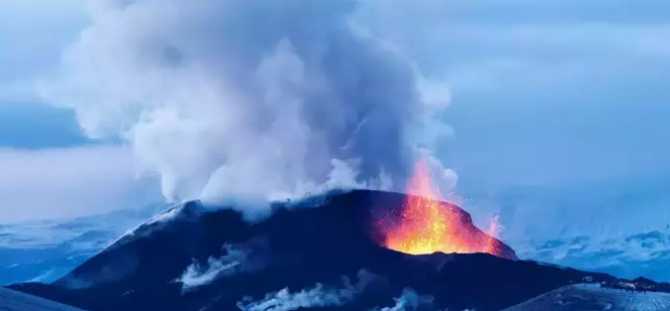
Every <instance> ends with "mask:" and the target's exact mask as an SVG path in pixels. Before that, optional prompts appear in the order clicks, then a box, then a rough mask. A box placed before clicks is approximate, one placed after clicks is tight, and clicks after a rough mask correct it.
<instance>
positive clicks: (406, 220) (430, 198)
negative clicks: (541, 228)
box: [378, 160, 516, 259]
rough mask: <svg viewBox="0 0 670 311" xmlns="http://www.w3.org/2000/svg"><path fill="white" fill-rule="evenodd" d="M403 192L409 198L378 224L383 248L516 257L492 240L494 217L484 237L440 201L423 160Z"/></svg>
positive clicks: (468, 220)
mask: <svg viewBox="0 0 670 311" xmlns="http://www.w3.org/2000/svg"><path fill="white" fill-rule="evenodd" d="M407 193H411V194H412V195H407V199H406V201H405V204H404V205H403V206H402V208H401V209H400V211H399V212H397V213H395V214H394V215H386V217H385V219H383V220H382V221H381V222H380V223H379V224H378V225H380V226H381V230H382V236H383V242H384V246H386V247H387V248H390V249H393V250H396V251H399V252H403V253H407V254H412V255H420V254H432V253H435V252H443V253H489V254H492V255H496V256H499V257H505V258H510V259H514V258H516V255H514V251H513V250H511V249H509V248H508V247H507V246H506V245H504V244H502V242H500V241H498V240H497V239H496V238H495V237H494V236H495V235H497V234H498V230H499V228H500V227H499V225H498V218H497V217H494V219H493V220H492V222H491V226H490V228H489V230H488V231H489V234H486V233H484V232H482V231H481V230H479V229H478V228H476V227H475V226H474V225H473V224H472V220H471V218H470V215H469V214H467V213H466V212H465V211H463V210H461V209H460V208H459V207H457V206H455V205H452V204H449V203H445V202H443V201H442V200H441V195H440V191H439V190H438V189H437V188H436V187H435V186H434V185H433V183H432V182H431V177H430V171H429V168H428V163H427V162H426V160H419V161H418V162H417V164H416V167H415V171H414V175H413V177H412V178H411V180H410V182H409V184H408V187H407ZM389 218H391V219H389Z"/></svg>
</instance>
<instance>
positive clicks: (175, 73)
mask: <svg viewBox="0 0 670 311" xmlns="http://www.w3.org/2000/svg"><path fill="white" fill-rule="evenodd" d="M356 9H357V7H356V3H355V2H354V1H318V2H315V1H308V0H290V1H246V0H225V1H214V0H208V1H182V0H137V1H127V0H107V1H93V2H92V5H91V18H92V24H91V25H90V26H89V27H88V28H87V29H86V30H85V31H84V32H82V33H81V36H80V37H79V39H78V41H77V42H75V43H74V44H73V45H72V46H71V47H70V48H69V49H68V50H67V51H66V53H65V55H64V60H63V66H62V70H61V72H60V73H59V75H58V77H57V78H53V79H48V80H45V81H43V83H42V91H43V92H42V93H43V94H44V96H45V97H46V99H47V100H48V101H49V102H57V103H60V104H62V105H65V106H68V107H71V108H72V109H74V110H75V111H76V114H77V118H78V120H79V122H80V125H81V126H82V128H83V129H84V130H85V132H86V133H87V134H88V135H89V136H91V137H96V138H111V139H118V138H120V139H122V140H123V141H126V142H128V143H129V144H130V145H131V146H132V147H133V150H134V153H135V154H136V156H137V157H138V159H139V160H140V162H141V163H142V167H143V170H144V171H145V172H146V173H150V174H157V175H158V176H159V177H160V179H161V187H162V192H163V194H164V195H165V197H166V198H167V199H169V200H186V199H193V198H200V199H203V200H205V201H220V200H222V199H223V198H226V197H230V196H236V197H253V198H259V197H260V198H263V199H277V198H283V197H292V196H300V195H303V194H305V193H309V192H314V191H320V190H322V189H324V188H328V187H347V186H349V187H375V188H391V187H392V186H395V189H398V190H399V189H402V188H403V186H404V183H405V179H406V177H407V175H408V173H409V170H411V167H412V165H411V163H412V162H413V158H414V156H415V153H416V150H417V147H419V145H423V146H422V147H425V144H423V143H424V142H422V141H421V140H420V139H417V135H416V129H417V128H419V129H420V128H421V126H422V125H423V124H432V123H434V121H435V117H436V116H437V114H436V113H435V112H436V111H440V110H441V109H443V108H444V103H446V102H447V101H448V96H447V95H448V93H446V92H445V91H444V88H443V87H441V86H435V85H434V84H429V83H427V82H426V81H425V80H423V79H421V78H420V77H419V76H418V74H417V70H416V69H415V66H414V64H412V62H411V61H410V60H408V59H407V58H406V57H405V56H403V55H402V54H401V53H400V52H398V51H399V50H398V49H394V48H392V46H390V45H389V44H386V43H385V41H384V39H383V38H376V37H372V36H370V34H369V33H368V34H366V33H365V31H360V30H361V29H362V27H364V26H362V25H356V26H355V27H354V26H352V25H353V23H352V20H351V16H352V15H353V14H354V12H355V11H356ZM425 89H431V90H435V89H440V91H436V92H432V93H431V94H445V96H443V97H445V98H442V97H438V98H436V97H435V96H427V95H426V94H425V93H422V92H421V91H422V90H425ZM431 122H432V123H431ZM438 129H439V127H438ZM431 130H432V131H435V127H434V126H433V127H432V129H431ZM446 130H447V131H448V128H447V129H446ZM440 132H441V131H440ZM441 134H443V133H441ZM441 134H439V135H441ZM433 135H437V134H435V133H431V134H430V136H433ZM440 165H441V164H440ZM445 172H447V173H445V174H442V175H444V176H446V177H445V178H447V179H451V180H450V181H447V182H446V184H452V185H453V181H454V180H455V177H454V176H455V175H453V174H452V173H453V172H450V171H445Z"/></svg>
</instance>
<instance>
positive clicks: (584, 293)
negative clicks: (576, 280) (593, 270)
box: [505, 284, 670, 311]
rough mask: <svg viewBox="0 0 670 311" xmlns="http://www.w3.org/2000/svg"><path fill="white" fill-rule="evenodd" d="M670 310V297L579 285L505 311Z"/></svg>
mask: <svg viewBox="0 0 670 311" xmlns="http://www.w3.org/2000/svg"><path fill="white" fill-rule="evenodd" d="M546 310H556V311H561V310H566V311H567V310H582V311H596V310H636V311H660V310H670V294H668V293H656V292H641V291H631V290H623V289H612V288H605V287H601V286H600V285H598V284H576V285H569V286H565V287H561V288H559V289H556V290H553V291H551V292H548V293H546V294H543V295H541V296H539V297H536V298H533V299H531V300H529V301H526V302H524V303H522V304H519V305H516V306H514V307H511V308H508V309H505V311H546Z"/></svg>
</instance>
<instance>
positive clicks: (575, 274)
mask: <svg viewBox="0 0 670 311" xmlns="http://www.w3.org/2000/svg"><path fill="white" fill-rule="evenodd" d="M404 199H405V196H404V195H402V194H397V193H387V192H378V191H353V192H348V193H340V194H331V195H328V196H323V197H315V198H311V199H309V200H305V201H301V202H299V203H294V204H288V203H287V204H276V205H275V206H274V207H273V208H274V213H273V215H272V217H270V218H268V219H266V220H263V221H261V222H257V223H248V222H245V221H244V220H243V219H242V216H241V214H239V213H237V212H235V211H233V210H230V209H215V210H214V209H208V208H206V207H204V206H202V205H201V204H200V203H199V202H190V203H187V204H184V205H183V206H180V207H178V208H175V209H173V210H171V211H168V212H167V213H166V214H164V215H161V216H160V217H157V218H155V219H154V220H152V221H149V222H148V223H147V224H145V225H143V226H141V227H139V228H138V229H136V230H135V231H134V232H133V233H131V234H128V235H126V236H125V237H123V238H122V239H120V240H119V241H117V242H116V243H115V244H114V245H112V246H111V247H109V248H108V249H106V250H104V251H103V252H102V253H100V254H99V255H97V256H95V257H93V258H91V259H90V260H88V261H87V262H85V263H84V264H82V265H81V266H79V267H78V268H77V269H75V270H74V271H72V273H70V274H68V275H67V276H65V277H64V278H62V279H60V280H58V281H57V282H55V283H54V284H52V285H44V284H19V285H15V286H13V288H14V289H17V290H21V291H24V292H28V293H32V294H35V295H39V296H43V297H47V298H49V299H53V300H56V301H61V302H64V303H67V304H71V305H74V306H78V307H82V308H84V309H89V310H93V311H95V310H126V311H130V310H235V309H238V308H242V309H249V310H252V309H253V308H254V306H256V307H259V308H258V309H259V310H261V309H263V308H260V307H262V306H265V307H267V305H263V304H262V302H263V300H264V299H265V300H266V301H271V302H273V303H281V301H285V300H291V299H293V300H294V301H292V303H293V306H295V308H293V309H287V310H297V309H299V308H301V307H302V308H303V309H307V308H308V307H319V308H320V309H321V310H323V309H324V308H328V307H330V308H337V309H339V310H342V309H344V310H369V309H372V308H375V307H378V306H392V305H393V304H394V303H395V302H396V301H395V300H394V297H398V296H400V295H401V294H403V295H405V294H407V293H412V292H415V293H418V294H417V295H415V297H414V298H415V299H418V298H417V297H419V298H421V297H423V298H425V299H423V298H422V300H421V301H422V303H423V304H429V305H431V306H432V307H433V308H436V309H438V308H440V309H443V308H446V307H449V308H450V309H451V308H454V309H458V310H461V309H464V308H477V310H499V309H502V308H504V307H508V306H511V305H514V304H518V303H521V302H523V301H525V300H527V299H530V298H532V297H535V296H537V295H540V294H542V293H544V292H547V291H550V290H553V289H556V288H559V287H561V286H564V285H567V284H572V283H578V282H583V281H584V280H588V281H589V282H606V283H616V282H617V280H616V279H615V278H613V277H611V276H608V275H605V274H597V273H587V272H582V271H577V270H573V269H566V268H560V267H555V266H548V265H542V264H538V263H535V262H529V261H520V260H508V259H503V258H498V257H494V256H490V255H486V254H441V253H436V254H432V255H422V256H412V255H406V254H402V253H398V252H395V251H392V250H388V249H386V248H383V247H380V246H379V243H378V240H379V239H380V236H379V235H378V232H376V231H375V230H374V229H373V227H374V226H371V222H372V221H373V220H374V219H375V217H376V215H378V214H377V213H379V212H380V211H384V210H387V209H393V208H398V207H400V206H401V205H402V203H403V202H404ZM463 215H464V217H467V219H469V217H470V216H469V215H468V214H467V213H465V212H464V211H463ZM473 228H474V227H473ZM501 245H504V244H501ZM505 247H507V246H505ZM509 251H510V252H511V254H513V251H512V250H511V249H509ZM282 289H285V290H283V291H282ZM295 293H298V295H295ZM272 298H275V299H272ZM280 298H281V299H280ZM429 298H430V299H429ZM268 303H269V302H268Z"/></svg>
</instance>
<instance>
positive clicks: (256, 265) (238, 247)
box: [178, 240, 268, 292]
mask: <svg viewBox="0 0 670 311" xmlns="http://www.w3.org/2000/svg"><path fill="white" fill-rule="evenodd" d="M266 247H267V246H266V245H265V242H264V241H262V240H261V241H254V242H251V243H248V244H247V245H245V244H226V245H224V246H223V249H224V250H225V254H224V255H223V256H221V257H214V256H210V257H209V258H207V263H199V262H197V261H194V262H193V263H192V264H191V265H189V266H188V267H186V270H185V271H184V273H182V275H181V277H180V278H179V279H178V282H179V283H181V285H182V291H183V292H187V291H189V290H193V289H195V288H197V287H200V286H203V285H208V284H210V283H212V282H213V281H215V280H217V279H219V278H223V277H227V276H232V275H236V274H239V273H245V272H252V271H257V270H259V269H262V268H263V267H264V266H265V264H266V256H268V254H267V253H266Z"/></svg>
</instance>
